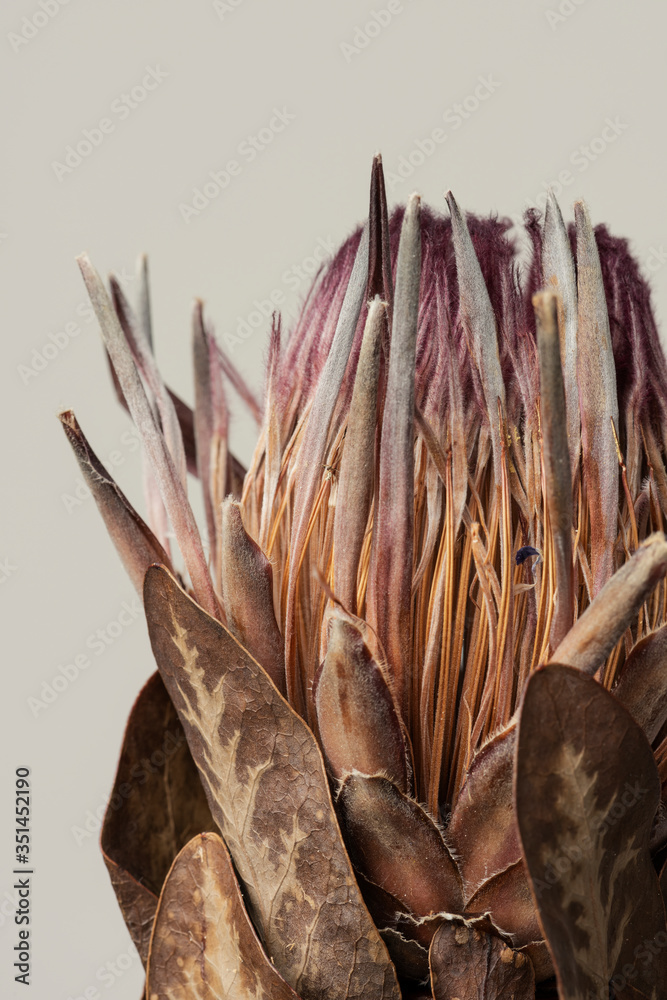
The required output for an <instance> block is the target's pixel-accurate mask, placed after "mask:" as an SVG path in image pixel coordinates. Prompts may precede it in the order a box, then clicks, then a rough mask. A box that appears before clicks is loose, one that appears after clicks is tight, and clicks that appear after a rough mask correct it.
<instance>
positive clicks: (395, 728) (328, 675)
mask: <svg viewBox="0 0 667 1000" xmlns="http://www.w3.org/2000/svg"><path fill="white" fill-rule="evenodd" d="M315 708H316V711H317V726H318V729H319V734H320V740H321V743H322V746H323V748H324V751H325V754H326V757H327V761H328V763H329V767H330V768H331V772H332V774H333V775H334V776H335V777H336V778H342V777H343V776H344V775H345V774H346V773H347V774H349V773H350V772H351V771H359V772H360V773H361V774H367V775H372V774H384V775H386V776H388V777H389V778H391V780H392V781H393V782H394V784H395V785H397V787H398V788H400V789H401V791H402V792H406V791H407V790H408V775H409V773H410V770H411V769H410V768H409V765H408V754H407V750H406V745H405V739H404V736H403V730H402V726H401V721H400V716H399V714H398V710H397V707H396V703H395V702H394V699H393V697H392V694H391V691H390V690H389V686H388V684H387V681H386V679H385V677H384V674H383V672H382V670H381V669H380V667H379V666H378V664H377V663H376V662H375V660H374V659H373V657H372V655H371V653H370V650H369V649H368V647H367V646H366V644H365V643H364V640H363V637H362V635H361V632H360V631H359V629H358V628H357V627H356V626H355V625H354V624H353V623H352V622H350V621H348V620H347V619H345V618H342V617H334V618H332V620H331V623H330V625H329V643H328V646H327V654H326V657H325V658H324V663H323V664H322V670H321V672H320V675H319V677H318V679H317V687H316V691H315Z"/></svg>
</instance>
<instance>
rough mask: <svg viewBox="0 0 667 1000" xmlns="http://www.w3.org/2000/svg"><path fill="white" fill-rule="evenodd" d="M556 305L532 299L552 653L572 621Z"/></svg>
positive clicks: (568, 486) (548, 297)
mask: <svg viewBox="0 0 667 1000" xmlns="http://www.w3.org/2000/svg"><path fill="white" fill-rule="evenodd" d="M557 301H558V300H557V296H556V295H555V294H554V293H553V292H540V293H538V294H537V295H535V296H534V297H533V306H534V308H535V318H536V320H537V348H538V352H539V360H540V405H541V410H540V412H541V427H542V456H543V464H544V478H545V483H546V496H547V508H548V511H549V523H550V526H551V536H552V540H553V553H554V569H555V575H556V580H555V585H556V609H555V611H554V616H553V620H552V625H551V633H550V641H551V644H552V648H555V647H556V646H557V645H558V643H559V642H560V641H561V640H562V639H564V638H565V636H566V635H567V633H568V632H569V630H570V629H571V628H572V622H573V621H574V567H573V562H572V521H573V510H572V476H571V474H570V453H569V451H568V445H567V414H566V410H565V386H564V383H563V371H562V369H561V360H560V345H559V341H558V316H557Z"/></svg>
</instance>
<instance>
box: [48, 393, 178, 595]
mask: <svg viewBox="0 0 667 1000" xmlns="http://www.w3.org/2000/svg"><path fill="white" fill-rule="evenodd" d="M58 418H59V420H60V422H61V424H62V426H63V430H64V431H65V434H66V435H67V440H68V441H69V443H70V444H71V446H72V450H73V451H74V454H75V456H76V460H77V462H78V463H79V468H80V469H81V472H82V474H83V477H84V479H85V480H86V485H87V486H88V488H89V489H90V492H91V493H92V495H93V498H94V500H95V503H96V504H97V508H98V510H99V512H100V514H101V515H102V517H103V519H104V523H105V525H106V528H107V531H108V532H109V536H110V538H111V540H112V542H113V543H114V545H115V546H116V550H117V551H118V555H119V556H120V558H121V560H122V562H123V566H124V567H125V569H126V570H127V572H128V575H129V577H130V579H131V580H132V583H133V584H134V586H135V588H136V590H137V592H138V593H139V594H140V595H141V596H143V591H144V576H145V573H146V570H147V569H148V567H149V566H150V565H151V563H154V562H158V563H163V564H164V565H165V566H169V567H171V560H170V559H169V556H168V555H167V553H166V552H165V551H164V549H163V548H162V546H161V545H160V543H159V542H158V540H157V538H156V537H155V535H154V534H153V532H152V531H151V529H150V528H149V527H148V525H147V524H146V523H145V521H144V520H143V519H142V518H141V517H139V515H138V514H137V512H136V510H135V509H134V507H133V506H132V504H131V503H130V502H129V500H128V499H127V497H126V496H125V494H124V493H123V492H122V490H121V489H120V488H119V487H118V486H117V485H116V483H115V482H114V480H113V479H112V477H111V476H110V474H109V473H108V472H107V470H106V469H105V468H104V466H103V465H102V463H101V462H100V460H99V459H98V457H97V455H96V454H95V452H94V451H93V449H92V448H91V447H90V445H89V443H88V441H87V439H86V437H85V435H84V433H83V431H82V430H81V428H80V426H79V423H78V421H77V419H76V417H75V416H74V414H73V413H72V411H71V410H63V412H62V413H59V414H58Z"/></svg>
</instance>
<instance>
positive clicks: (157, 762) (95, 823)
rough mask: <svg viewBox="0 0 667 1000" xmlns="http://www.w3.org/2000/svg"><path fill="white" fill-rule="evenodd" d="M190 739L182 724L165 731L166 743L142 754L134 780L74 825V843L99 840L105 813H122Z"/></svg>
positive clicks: (133, 770) (164, 740) (71, 830)
mask: <svg viewBox="0 0 667 1000" xmlns="http://www.w3.org/2000/svg"><path fill="white" fill-rule="evenodd" d="M185 742H186V740H185V733H184V732H183V730H182V728H181V727H180V726H179V727H178V729H175V730H173V731H169V732H167V733H165V736H164V739H163V740H162V746H161V747H158V748H157V749H156V750H154V751H153V753H152V754H151V755H150V757H142V758H141V760H140V761H138V762H137V763H136V764H135V765H134V766H133V767H132V770H131V771H130V777H131V779H132V781H131V782H130V781H124V782H122V783H121V784H120V785H119V786H118V788H117V789H116V791H115V792H114V794H113V795H112V796H111V798H109V799H105V800H104V802H101V803H100V805H99V806H98V807H97V808H96V809H95V811H94V812H93V810H92V809H88V810H87V811H86V815H85V816H84V817H83V819H82V820H81V825H75V826H71V827H70V833H71V834H72V837H73V838H74V842H75V843H76V845H77V847H81V845H82V844H83V843H85V841H87V840H90V839H91V838H95V839H97V835H98V833H99V832H100V830H101V829H102V823H103V821H104V816H105V814H106V812H107V811H108V810H110V811H111V812H118V811H119V810H120V809H122V808H123V807H124V806H125V805H126V803H127V802H129V800H130V799H131V798H132V797H133V795H134V794H135V792H137V791H138V790H139V788H140V787H141V786H143V785H145V784H146V782H147V781H148V780H149V778H150V776H151V775H152V774H158V772H159V771H160V770H161V769H162V768H163V767H164V766H165V764H166V763H167V762H168V761H169V760H170V759H171V758H172V757H173V756H174V754H175V753H176V752H177V751H178V750H180V748H181V747H182V746H183V745H184V743H185ZM131 825H132V824H131V823H130V824H128V827H126V829H127V832H128V834H130V833H131V830H130V829H129V827H131Z"/></svg>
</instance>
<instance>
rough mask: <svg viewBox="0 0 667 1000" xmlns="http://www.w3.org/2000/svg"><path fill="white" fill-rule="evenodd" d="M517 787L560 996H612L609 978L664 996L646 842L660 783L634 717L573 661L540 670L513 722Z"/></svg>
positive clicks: (660, 932)
mask: <svg viewBox="0 0 667 1000" xmlns="http://www.w3.org/2000/svg"><path fill="white" fill-rule="evenodd" d="M515 795H516V809H517V819H518V824H519V831H520V835H521V840H522V844H523V851H524V855H525V859H526V864H527V867H528V870H529V873H530V878H531V881H532V886H533V892H534V894H535V899H536V901H537V906H538V909H539V912H540V921H541V924H542V927H543V929H544V932H545V936H546V939H547V942H548V944H549V947H550V950H551V953H552V956H553V959H554V965H555V966H556V972H557V977H558V983H559V989H560V996H561V1000H581V998H582V997H587V998H588V997H590V998H591V1000H608V997H609V989H610V986H611V987H612V988H614V989H615V990H616V991H617V992H616V994H615V995H618V996H623V997H643V998H653V1000H657V998H658V997H661V996H663V995H664V984H665V983H666V982H667V948H665V947H664V945H665V944H667V930H666V928H665V911H664V906H663V902H662V898H661V895H660V890H659V887H658V879H657V875H656V873H655V870H654V868H653V864H652V862H651V857H650V854H649V846H648V845H649V837H650V833H651V826H652V823H653V818H654V816H655V812H656V809H657V807H658V802H659V800H660V781H659V778H658V774H657V770H656V766H655V761H654V759H653V755H652V753H651V748H650V746H649V744H648V742H647V740H646V737H645V735H644V733H643V732H642V731H641V729H640V728H639V726H638V725H637V724H636V723H635V722H634V720H633V719H632V718H631V716H630V715H629V713H628V712H627V711H626V710H625V709H624V708H623V706H622V705H620V704H619V702H618V701H617V700H616V699H615V698H614V697H613V695H611V694H609V693H608V692H607V691H605V689H604V688H603V687H602V686H601V685H600V684H598V683H597V682H596V681H594V680H593V679H592V678H590V677H586V676H585V675H584V674H582V673H580V672H579V671H577V670H573V669H572V668H570V667H564V666H561V665H560V664H552V665H551V666H548V667H545V668H542V669H540V670H538V671H536V672H535V673H534V674H533V675H532V677H531V678H530V680H529V682H528V684H527V687H526V691H525V695H524V699H523V705H522V709H521V715H520V720H519V735H518V744H517V766H516V791H515ZM656 944H657V945H658V947H652V946H653V945H656ZM628 984H629V985H628ZM626 986H628V991H627V992H625V987H626Z"/></svg>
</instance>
